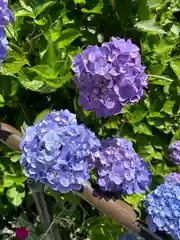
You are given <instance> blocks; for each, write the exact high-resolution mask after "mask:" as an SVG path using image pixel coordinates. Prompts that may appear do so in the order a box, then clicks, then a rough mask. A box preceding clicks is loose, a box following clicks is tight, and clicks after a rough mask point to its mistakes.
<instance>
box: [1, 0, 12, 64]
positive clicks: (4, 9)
mask: <svg viewBox="0 0 180 240" xmlns="http://www.w3.org/2000/svg"><path fill="white" fill-rule="evenodd" d="M7 4H8V1H7V0H0V63H1V62H3V60H4V59H5V57H6V50H7V48H8V41H7V39H6V38H5V37H4V26H5V25H6V24H7V23H8V22H12V21H13V20H14V19H13V16H12V13H11V11H10V10H9V8H8V5H7Z"/></svg>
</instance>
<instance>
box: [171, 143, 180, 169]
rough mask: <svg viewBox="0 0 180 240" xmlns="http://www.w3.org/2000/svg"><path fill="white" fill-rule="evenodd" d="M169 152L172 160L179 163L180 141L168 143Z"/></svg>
mask: <svg viewBox="0 0 180 240" xmlns="http://www.w3.org/2000/svg"><path fill="white" fill-rule="evenodd" d="M169 154H170V157H171V159H172V161H173V162H175V163H176V164H177V165H180V141H174V142H173V143H172V144H170V145H169Z"/></svg>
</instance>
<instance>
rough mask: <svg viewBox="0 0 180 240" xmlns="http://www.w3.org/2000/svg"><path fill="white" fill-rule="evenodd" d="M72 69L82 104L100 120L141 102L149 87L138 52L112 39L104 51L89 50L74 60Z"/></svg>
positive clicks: (97, 48) (103, 45)
mask: <svg viewBox="0 0 180 240" xmlns="http://www.w3.org/2000/svg"><path fill="white" fill-rule="evenodd" d="M72 69H73V71H74V74H75V76H74V81H75V83H76V85H77V86H78V88H79V91H80V96H79V104H80V105H81V106H82V107H83V109H84V110H91V111H94V112H95V113H96V115H97V116H112V115H114V114H118V113H120V112H121V110H122V108H123V107H124V106H125V105H126V104H129V103H136V102H138V101H139V100H140V99H141V97H142V96H143V94H144V88H145V87H147V78H148V77H147V74H145V73H144V69H145V68H144V66H142V64H141V56H140V53H139V48H138V47H137V46H136V45H135V44H133V43H132V42H131V40H127V41H126V40H124V39H120V38H115V37H112V39H111V42H107V43H103V44H102V46H101V47H98V46H88V47H87V48H86V49H85V50H84V51H83V52H82V53H81V54H78V55H77V56H75V57H74V60H73V65H72Z"/></svg>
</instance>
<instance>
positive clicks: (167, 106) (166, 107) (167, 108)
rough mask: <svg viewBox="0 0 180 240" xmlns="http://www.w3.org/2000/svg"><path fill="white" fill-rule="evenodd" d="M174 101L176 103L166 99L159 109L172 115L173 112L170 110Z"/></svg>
mask: <svg viewBox="0 0 180 240" xmlns="http://www.w3.org/2000/svg"><path fill="white" fill-rule="evenodd" d="M175 103H176V101H174V100H171V99H167V100H166V102H165V103H164V106H163V108H162V109H161V111H163V112H165V113H167V114H169V115H172V114H173V112H172V110H173V107H174V105H175Z"/></svg>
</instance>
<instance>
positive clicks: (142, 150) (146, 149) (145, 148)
mask: <svg viewBox="0 0 180 240" xmlns="http://www.w3.org/2000/svg"><path fill="white" fill-rule="evenodd" d="M138 153H139V155H140V156H141V157H142V158H144V159H145V161H146V162H150V161H151V160H152V158H153V157H154V155H155V150H154V148H153V146H152V145H151V144H150V143H149V144H148V145H143V143H142V145H141V144H138Z"/></svg>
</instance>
